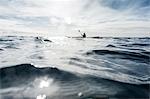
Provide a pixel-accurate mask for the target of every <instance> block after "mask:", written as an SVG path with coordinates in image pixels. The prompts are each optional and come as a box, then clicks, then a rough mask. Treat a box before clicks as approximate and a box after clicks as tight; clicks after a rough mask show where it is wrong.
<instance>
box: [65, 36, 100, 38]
mask: <svg viewBox="0 0 150 99" xmlns="http://www.w3.org/2000/svg"><path fill="white" fill-rule="evenodd" d="M66 37H67V38H84V37H81V36H76V37H70V36H66ZM86 38H94V39H102V38H103V37H99V36H94V37H86Z"/></svg>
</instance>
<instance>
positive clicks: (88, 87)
mask: <svg viewBox="0 0 150 99" xmlns="http://www.w3.org/2000/svg"><path fill="white" fill-rule="evenodd" d="M49 40H51V41H49ZM49 40H48V39H44V38H38V39H37V38H36V37H29V36H1V37H0V99H97V98H96V97H99V98H100V97H101V98H102V97H103V98H108V97H109V98H110V99H114V98H117V99H125V98H132V99H136V98H140V99H148V98H149V91H150V88H149V85H150V72H149V71H150V66H149V62H150V38H67V37H64V38H63V37H60V38H49Z"/></svg>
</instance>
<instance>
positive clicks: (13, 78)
mask: <svg viewBox="0 0 150 99" xmlns="http://www.w3.org/2000/svg"><path fill="white" fill-rule="evenodd" d="M45 76H46V77H48V78H49V79H50V78H52V79H53V80H54V81H53V83H54V84H52V85H55V84H58V86H59V87H60V89H59V90H58V93H59V96H58V97H59V98H53V99H64V98H67V99H68V97H69V99H70V98H72V99H81V98H96V97H99V98H100V97H102V96H103V95H105V96H107V97H109V94H107V93H105V92H108V93H111V94H112V95H110V97H119V95H125V94H126V96H125V97H128V98H129V97H133V96H132V95H131V94H130V93H129V92H128V91H129V90H128V89H130V90H131V91H133V92H134V93H135V95H134V96H135V97H146V98H147V97H148V93H147V90H149V84H129V83H122V82H119V81H116V80H113V79H107V78H101V77H97V76H93V75H82V76H81V75H79V74H77V75H76V74H74V73H71V72H67V71H63V70H60V69H58V68H55V67H44V68H37V67H35V66H34V65H32V64H19V65H15V66H12V67H5V68H1V69H0V78H1V82H0V88H1V90H5V89H7V88H14V87H17V88H22V86H25V87H27V88H25V89H24V90H21V91H22V93H23V94H25V92H29V91H31V90H29V89H28V87H29V88H33V89H32V91H31V92H32V93H34V94H35V93H36V91H34V90H40V89H37V88H34V87H32V86H33V84H34V83H35V84H36V83H38V82H37V81H38V80H36V79H37V78H42V77H45ZM31 82H32V83H33V84H32V83H31ZM55 82H56V83H55ZM52 85H51V86H52ZM34 86H35V85H34ZM110 86H113V87H110ZM35 87H37V86H35ZM116 88H117V89H116ZM118 88H122V90H124V91H123V92H120V91H119V89H118ZM135 88H136V89H137V90H134V89H135ZM49 90H52V89H51V87H50V88H49ZM110 90H114V91H115V92H117V94H114V93H113V92H111V91H110ZM138 90H143V91H141V93H142V94H136V93H137V91H138ZM12 91H13V93H15V92H14V90H12ZM2 92H3V91H2ZM44 92H45V91H44ZM80 92H82V94H83V96H82V97H77V96H78V94H79V93H80ZM5 94H6V93H5ZM5 94H3V95H5ZM7 94H8V93H7ZM17 94H18V92H17ZM8 95H9V94H8ZM12 95H15V94H12ZM56 95H58V94H56ZM116 95H117V96H116ZM10 96H11V94H10ZM25 96H26V97H27V96H28V95H25ZM4 97H5V96H4ZM16 98H17V96H16ZM14 99H15V97H14ZM29 99H30V98H29Z"/></svg>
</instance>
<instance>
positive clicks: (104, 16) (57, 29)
mask: <svg viewBox="0 0 150 99" xmlns="http://www.w3.org/2000/svg"><path fill="white" fill-rule="evenodd" d="M79 29H80V30H81V32H85V33H86V34H87V35H88V36H146V37H147V36H150V0H0V33H1V34H5V33H7V32H8V33H15V34H17V33H18V34H19V33H25V34H33V35H34V34H39V35H47V36H66V35H68V36H79V35H80V34H79V33H78V30H79Z"/></svg>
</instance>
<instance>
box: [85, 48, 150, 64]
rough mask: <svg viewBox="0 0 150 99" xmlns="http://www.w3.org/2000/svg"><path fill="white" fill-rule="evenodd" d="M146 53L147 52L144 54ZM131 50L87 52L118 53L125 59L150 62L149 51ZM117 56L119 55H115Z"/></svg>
mask: <svg viewBox="0 0 150 99" xmlns="http://www.w3.org/2000/svg"><path fill="white" fill-rule="evenodd" d="M143 53H145V54H143ZM143 53H142V52H138V53H137V52H129V51H121V50H92V51H90V52H87V53H86V54H87V55H91V54H97V55H118V56H121V57H119V58H123V59H134V60H141V61H144V62H149V58H150V56H149V55H148V54H146V53H149V52H143ZM114 57H116V58H117V56H114Z"/></svg>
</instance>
